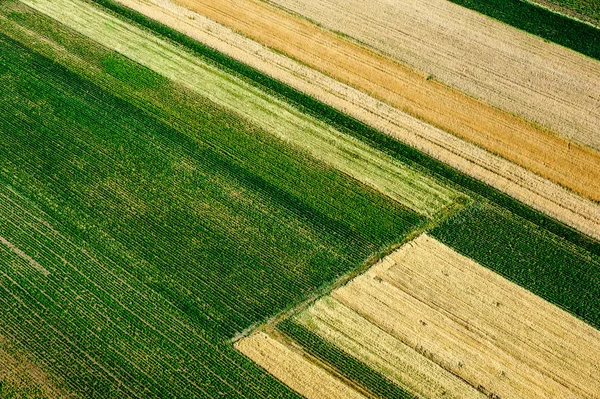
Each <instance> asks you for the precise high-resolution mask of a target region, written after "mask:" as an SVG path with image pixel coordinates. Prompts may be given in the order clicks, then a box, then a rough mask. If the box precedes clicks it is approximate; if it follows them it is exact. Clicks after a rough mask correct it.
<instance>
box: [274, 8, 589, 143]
mask: <svg viewBox="0 0 600 399" xmlns="http://www.w3.org/2000/svg"><path fill="white" fill-rule="evenodd" d="M271 2H272V3H273V4H277V5H279V6H282V7H285V8H286V9H289V10H291V11H294V12H296V13H298V14H300V15H302V16H304V17H306V18H309V19H311V20H313V21H315V22H317V23H319V24H321V25H323V26H324V27H325V28H327V29H331V30H334V31H340V32H343V33H344V34H346V35H348V36H351V37H353V38H355V39H357V40H359V41H360V42H362V43H365V44H366V45H368V46H372V47H373V48H375V49H377V50H379V51H382V52H384V53H385V54H389V55H390V56H392V57H393V58H395V59H397V60H399V61H401V62H404V63H407V64H408V65H411V66H413V67H415V68H417V69H418V70H421V71H426V72H427V73H429V74H432V75H433V76H434V77H435V78H436V79H439V80H440V81H442V82H443V83H446V84H448V85H450V86H452V87H456V88H457V89H459V90H461V91H464V92H466V93H468V94H469V95H472V96H474V97H476V98H481V99H483V100H485V101H487V102H489V103H491V104H493V105H495V106H497V107H499V108H502V109H506V110H508V111H509V112H512V113H515V114H518V115H521V116H523V117H525V118H526V119H528V120H532V121H535V122H537V123H540V124H542V125H544V126H547V127H549V128H550V129H551V130H553V131H556V132H559V133H561V134H564V135H566V136H567V137H569V138H571V139H573V140H575V141H578V142H581V143H584V144H587V145H590V146H592V147H595V148H596V149H600V135H599V134H598V131H599V129H598V126H600V97H599V96H598V94H599V93H600V63H598V62H597V61H595V60H592V59H590V58H587V57H585V56H583V55H581V54H578V53H576V52H574V51H571V50H568V49H566V48H563V47H561V46H559V45H556V44H553V43H548V42H546V41H544V40H543V39H541V38H539V37H536V36H534V35H530V34H528V33H525V32H523V31H519V30H517V29H515V28H512V27H510V26H508V25H506V24H504V23H501V22H498V21H495V20H493V19H491V18H488V17H486V16H484V15H481V14H478V13H477V12H474V11H471V10H469V9H467V8H464V7H461V6H459V5H456V4H453V3H451V2H449V1H446V0H424V1H414V0H398V1H387V0H374V1H369V2H365V1H360V0H272V1H271Z"/></svg>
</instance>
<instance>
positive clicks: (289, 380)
mask: <svg viewBox="0 0 600 399" xmlns="http://www.w3.org/2000/svg"><path fill="white" fill-rule="evenodd" d="M235 348H236V349H237V350H238V351H240V352H241V353H243V354H244V355H246V356H248V357H249V358H250V359H252V360H253V361H255V362H256V363H257V364H258V365H259V366H261V367H263V368H264V369H265V370H267V371H268V372H269V373H271V374H272V375H273V376H274V377H275V378H277V379H279V380H280V381H282V382H283V383H285V384H286V385H287V386H289V387H290V388H292V389H293V390H295V391H296V392H298V393H299V394H301V395H302V396H304V397H305V398H308V399H366V398H367V397H366V396H364V395H363V394H361V393H359V392H358V391H356V390H355V389H353V388H352V387H350V386H348V385H347V384H345V383H344V382H342V381H341V380H339V379H337V378H336V377H334V376H333V375H332V374H331V373H329V372H327V370H325V369H324V368H322V367H320V366H319V365H317V364H314V363H312V362H311V361H310V360H309V359H307V358H305V357H304V355H303V354H302V353H301V352H298V351H295V350H293V349H291V348H290V347H288V346H287V345H285V344H283V343H281V342H279V341H278V340H277V339H275V338H273V337H271V336H269V335H267V334H265V333H263V332H256V333H253V334H252V335H250V336H248V337H246V338H243V339H241V340H239V341H237V342H236V343H235Z"/></svg>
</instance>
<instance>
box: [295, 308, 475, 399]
mask: <svg viewBox="0 0 600 399" xmlns="http://www.w3.org/2000/svg"><path fill="white" fill-rule="evenodd" d="M294 321H295V322H296V323H298V324H300V325H302V326H304V327H305V328H307V329H308V330H310V331H312V332H314V333H316V334H317V335H319V336H320V337H321V338H323V339H325V340H326V341H328V342H330V343H332V344H334V345H335V346H336V347H338V348H339V349H342V350H343V351H345V352H346V353H348V354H350V355H351V356H353V357H354V358H356V359H358V360H360V361H361V362H363V363H364V364H367V365H368V366H369V367H370V368H371V369H372V370H374V371H376V372H378V373H380V374H382V375H384V376H385V377H387V378H388V379H389V380H390V381H392V382H393V383H395V384H396V385H398V386H400V387H403V388H404V389H406V390H407V391H408V392H410V393H412V394H413V395H416V396H417V397H422V398H440V399H441V398H446V399H450V398H455V399H469V398H472V399H485V398H486V396H485V395H484V394H483V393H481V392H479V391H477V390H476V389H475V388H473V387H472V386H471V385H469V384H468V383H466V382H465V381H463V380H461V379H460V378H458V377H456V376H455V375H453V374H452V373H450V372H448V371H447V370H445V369H444V368H443V367H441V366H440V365H438V364H436V363H435V362H433V361H431V360H429V359H427V358H426V357H425V356H422V355H421V354H420V353H419V352H417V351H416V350H415V349H413V348H411V347H410V346H408V345H406V344H404V343H402V341H400V340H399V339H397V338H395V337H393V336H392V335H390V334H388V333H387V332H385V331H383V330H382V329H381V328H379V327H378V326H376V325H375V324H373V323H371V322H370V321H369V320H367V319H365V318H364V317H362V316H361V315H359V314H358V313H357V312H355V311H353V310H352V309H350V308H348V307H346V306H344V305H343V304H342V303H340V302H339V301H337V300H335V299H334V298H332V297H329V296H328V297H325V298H322V299H321V300H319V301H317V302H316V303H315V304H314V305H313V306H311V307H310V308H308V309H307V310H306V311H304V312H302V313H300V314H299V315H297V316H296V317H294Z"/></svg>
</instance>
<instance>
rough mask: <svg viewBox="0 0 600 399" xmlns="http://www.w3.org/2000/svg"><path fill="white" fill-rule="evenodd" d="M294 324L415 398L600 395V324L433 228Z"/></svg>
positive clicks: (311, 309)
mask: <svg viewBox="0 0 600 399" xmlns="http://www.w3.org/2000/svg"><path fill="white" fill-rule="evenodd" d="M292 321H293V322H294V323H297V324H299V325H301V326H303V327H304V328H306V329H307V330H309V331H312V332H313V333H315V334H317V335H318V336H320V337H321V338H322V339H324V340H326V341H328V342H331V343H332V344H334V345H335V346H337V347H338V348H340V349H341V350H343V351H345V352H347V353H348V354H349V355H351V356H353V357H355V358H357V359H358V360H360V361H362V362H364V363H365V364H367V365H369V366H370V367H371V368H372V369H373V370H375V371H377V372H379V373H382V374H383V375H385V376H386V377H388V378H389V379H390V380H391V381H393V382H395V383H397V384H398V385H401V386H403V387H404V388H405V389H407V390H408V391H410V392H412V393H413V394H415V395H417V396H418V397H426V398H438V397H456V398H465V397H480V398H483V397H500V398H517V397H518V398H556V397H561V398H597V397H598V392H600V385H599V384H600V382H599V381H598V379H597V378H596V376H597V374H598V359H600V332H599V331H598V330H596V329H594V328H593V327H591V326H589V325H587V324H585V323H583V322H582V321H580V320H579V319H576V318H574V317H573V316H571V315H569V314H568V313H566V312H565V311H563V310H561V309H559V308H557V307H555V306H553V305H551V304H550V303H548V302H546V301H545V300H543V299H541V298H539V297H537V296H535V295H533V294H531V293H530V292H528V291H526V290H524V289H523V288H521V287H519V286H517V285H515V284H513V283H511V282H509V281H508V280H505V279H504V278H503V277H501V276H499V275H497V274H495V273H493V272H491V271H490V270H488V269H486V268H483V267H481V266H480V265H479V264H477V263H475V262H473V261H472V260H470V259H468V258H466V257H464V256H462V255H460V254H458V253H457V252H455V251H453V250H452V249H450V248H449V247H447V246H445V245H443V244H441V243H440V242H438V241H436V240H435V239H433V238H431V237H429V236H428V235H421V236H420V237H418V238H417V239H415V240H414V241H412V242H409V243H408V244H405V245H404V246H403V247H401V248H400V249H399V250H398V251H396V252H395V253H393V254H392V255H390V256H389V257H387V258H385V259H384V260H383V261H381V262H379V263H378V264H377V265H375V266H373V267H372V268H371V269H369V270H368V271H367V272H366V273H365V274H363V275H361V276H359V277H357V278H355V279H354V280H352V281H351V282H350V283H348V284H347V285H346V286H344V287H341V288H339V289H336V290H334V291H333V292H332V293H331V296H329V297H324V298H322V299H320V300H318V301H317V302H316V303H314V304H313V305H312V306H310V307H309V308H307V309H306V310H304V311H302V312H301V313H299V314H297V315H296V316H294V317H293V318H292ZM457 377H458V378H457Z"/></svg>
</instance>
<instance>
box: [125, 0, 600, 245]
mask: <svg viewBox="0 0 600 399" xmlns="http://www.w3.org/2000/svg"><path fill="white" fill-rule="evenodd" d="M119 1H120V2H121V3H122V4H124V5H126V6H128V7H130V8H133V9H135V10H137V11H139V12H141V13H143V14H145V15H147V16H149V17H150V18H153V19H155V20H158V21H160V22H161V23H164V24H166V25H168V26H170V27H172V28H175V29H178V30H179V31H181V32H183V33H185V34H186V35H189V36H191V37H193V38H195V39H196V40H198V41H200V42H202V43H206V44H208V45H209V46H211V47H213V48H216V49H217V50H219V51H221V52H224V53H225V54H228V55H230V56H232V57H233V58H236V59H238V60H239V61H242V62H244V63H247V64H249V65H251V66H253V67H254V68H256V69H258V70H260V71H262V72H265V73H267V74H268V75H270V76H273V77H274V78H276V79H278V80H281V81H283V82H285V83H286V84H289V85H290V86H292V87H294V88H296V89H298V90H300V91H303V92H305V93H307V94H309V95H312V96H314V97H315V98H317V99H319V100H321V101H323V102H325V103H327V104H329V105H332V106H334V107H336V108H338V109H341V110H344V112H346V113H348V114H350V115H351V116H353V117H355V118H357V119H359V120H361V121H363V122H365V123H367V124H369V125H371V126H374V127H376V128H378V129H380V130H382V131H384V132H386V133H388V134H390V135H392V136H394V137H396V138H398V139H399V140H400V141H403V142H405V143H407V144H409V145H411V146H413V147H416V148H418V149H420V150H421V151H424V152H425V153H427V154H429V155H431V156H433V157H435V158H437V159H439V160H441V161H443V162H445V163H447V164H449V165H451V166H453V167H455V168H457V169H459V170H460V171H462V172H464V173H467V174H469V175H471V176H473V177H475V178H477V179H480V180H482V181H484V182H486V183H487V184H490V185H491V186H493V187H496V188H498V189H500V190H502V191H504V192H506V193H507V194H509V195H511V196H514V197H515V198H517V199H519V200H520V201H523V202H525V203H527V204H528V205H530V206H533V207H535V208H537V209H539V210H541V211H542V212H545V213H546V214H548V215H550V216H552V217H555V218H557V219H558V220H560V221H562V222H563V223H566V224H569V225H571V226H573V227H575V228H577V229H579V230H581V231H583V232H584V233H586V234H588V235H590V236H593V237H596V238H600V207H598V205H597V204H594V203H592V202H591V201H589V200H585V199H583V198H581V197H580V196H578V195H576V194H574V193H573V192H571V191H569V190H566V189H564V188H562V187H559V186H558V185H556V184H554V183H552V182H550V181H548V180H546V179H544V178H541V177H540V176H538V175H535V174H534V173H532V172H530V171H528V170H526V169H525V168H523V167H520V166H518V165H516V164H514V163H512V162H510V161H507V160H505V159H503V158H501V157H498V156H496V155H493V154H491V153H490V152H488V151H485V150H483V149H481V148H480V147H478V146H476V145H473V144H471V143H469V142H467V141H464V140H462V139H459V138H457V137H455V136H453V135H451V134H449V133H447V132H445V131H443V130H440V129H438V128H435V127H433V126H431V125H429V124H427V123H424V122H422V121H420V120H418V119H416V118H414V117H411V116H410V115H408V114H406V113H405V112H402V111H400V110H398V109H397V108H394V107H392V106H390V105H388V104H386V103H383V102H382V101H380V100H377V99H375V98H373V97H372V96H369V95H367V94H365V93H362V92H360V91H359V90H357V89H355V88H353V87H350V86H348V85H346V84H344V83H341V82H339V81H337V80H335V79H333V78H332V77H329V76H327V75H325V74H323V73H321V72H318V71H316V70H314V69H312V68H310V67H308V66H307V65H304V64H301V63H299V62H296V61H294V60H292V59H290V58H288V57H286V56H284V55H282V54H280V53H278V52H276V51H273V50H271V49H270V48H268V47H265V46H264V45H262V44H260V43H258V42H256V41H253V40H251V39H249V38H247V37H244V36H242V35H240V34H238V33H236V32H234V31H232V30H231V29H229V28H227V27H225V26H223V25H220V24H218V23H216V22H214V21H212V20H210V19H208V18H206V17H204V16H202V15H200V14H198V13H195V12H193V11H191V10H188V9H186V8H184V7H181V6H178V5H176V4H174V3H173V2H171V1H170V0H119Z"/></svg>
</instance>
